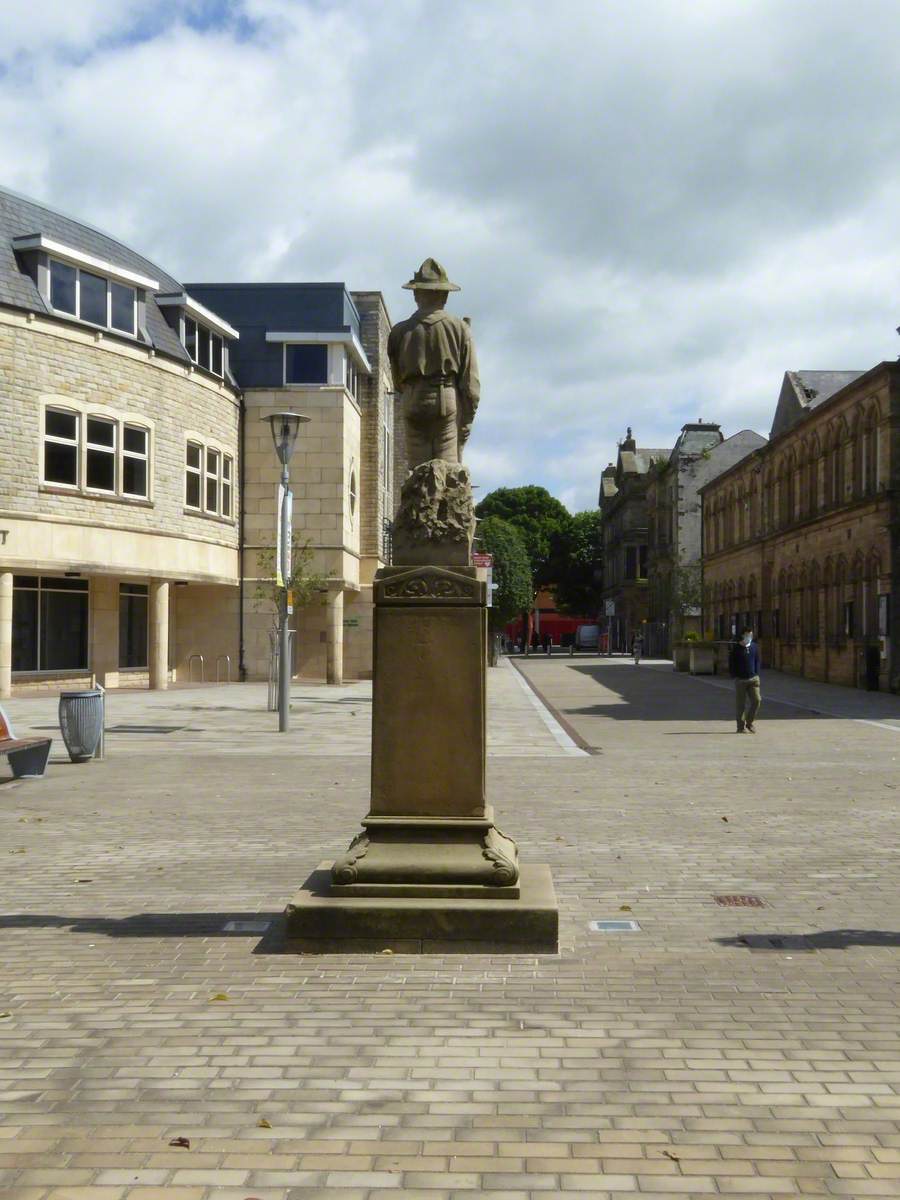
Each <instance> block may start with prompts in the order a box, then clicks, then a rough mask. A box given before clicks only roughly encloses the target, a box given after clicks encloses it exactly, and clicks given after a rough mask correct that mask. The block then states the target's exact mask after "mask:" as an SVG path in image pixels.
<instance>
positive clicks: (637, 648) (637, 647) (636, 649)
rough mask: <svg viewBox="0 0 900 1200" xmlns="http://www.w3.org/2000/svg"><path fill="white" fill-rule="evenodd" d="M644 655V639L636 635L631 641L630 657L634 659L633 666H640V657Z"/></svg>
mask: <svg viewBox="0 0 900 1200" xmlns="http://www.w3.org/2000/svg"><path fill="white" fill-rule="evenodd" d="M643 653H644V639H643V637H642V636H641V634H639V633H636V634H635V635H634V637H633V638H632V639H631V657H632V658H633V659H634V665H635V666H636V667H637V666H640V662H641V655H642V654H643Z"/></svg>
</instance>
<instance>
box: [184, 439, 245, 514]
mask: <svg viewBox="0 0 900 1200" xmlns="http://www.w3.org/2000/svg"><path fill="white" fill-rule="evenodd" d="M184 470H185V474H184V504H185V508H188V509H190V510H191V511H192V512H196V513H202V514H204V515H206V516H211V517H224V518H226V519H228V520H230V519H231V515H232V508H233V503H234V499H233V493H234V458H233V457H232V455H230V454H226V453H225V452H224V451H223V450H221V449H220V448H219V447H218V446H210V445H207V444H206V443H205V442H201V441H199V440H195V439H193V438H191V439H189V440H188V441H187V443H186V445H185V459H184Z"/></svg>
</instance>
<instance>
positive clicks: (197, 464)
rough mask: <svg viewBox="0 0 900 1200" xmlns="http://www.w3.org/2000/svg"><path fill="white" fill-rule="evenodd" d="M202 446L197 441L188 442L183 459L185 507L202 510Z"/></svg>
mask: <svg viewBox="0 0 900 1200" xmlns="http://www.w3.org/2000/svg"><path fill="white" fill-rule="evenodd" d="M202 462H203V447H202V446H201V445H200V444H199V442H188V444H187V447H186V449H185V461H184V503H185V506H186V507H187V508H194V509H197V511H198V512H199V511H202V508H203V505H202V503H201V499H202V492H203V488H202V482H203V479H202V469H201V464H202Z"/></svg>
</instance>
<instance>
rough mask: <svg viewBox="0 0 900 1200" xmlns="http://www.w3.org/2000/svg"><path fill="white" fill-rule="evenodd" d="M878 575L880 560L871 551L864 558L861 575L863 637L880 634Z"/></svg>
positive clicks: (874, 552) (879, 572) (875, 553)
mask: <svg viewBox="0 0 900 1200" xmlns="http://www.w3.org/2000/svg"><path fill="white" fill-rule="evenodd" d="M880 575H881V559H880V558H879V557H878V554H877V552H876V551H874V550H871V551H870V552H869V554H868V555H867V557H866V565H865V570H864V573H863V581H864V595H863V630H862V632H863V635H864V636H865V637H875V636H876V635H877V634H878V633H879V632H880V631H879V628H878V586H879V577H880Z"/></svg>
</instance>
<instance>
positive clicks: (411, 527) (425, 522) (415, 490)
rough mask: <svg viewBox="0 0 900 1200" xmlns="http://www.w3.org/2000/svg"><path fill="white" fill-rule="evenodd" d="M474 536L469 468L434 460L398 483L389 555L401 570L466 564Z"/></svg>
mask: <svg viewBox="0 0 900 1200" xmlns="http://www.w3.org/2000/svg"><path fill="white" fill-rule="evenodd" d="M474 536H475V506H474V503H473V500H472V483H471V480H470V478H469V469H468V467H464V466H462V465H461V464H459V463H449V462H445V461H444V460H443V459H442V458H434V459H432V460H431V461H430V462H425V463H421V464H420V465H419V466H418V467H416V468H415V469H414V470H413V471H412V473H411V474H410V476H409V478H408V479H407V480H406V482H405V483H404V484H403V488H402V490H401V492H400V507H399V509H398V510H397V516H396V517H395V518H394V525H393V532H392V535H391V537H392V545H393V551H392V556H393V560H394V562H395V563H399V564H400V565H402V566H419V565H422V564H426V563H433V564H436V565H439V566H442V567H448V566H468V565H469V563H470V562H471V561H472V538H473V537H474Z"/></svg>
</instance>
